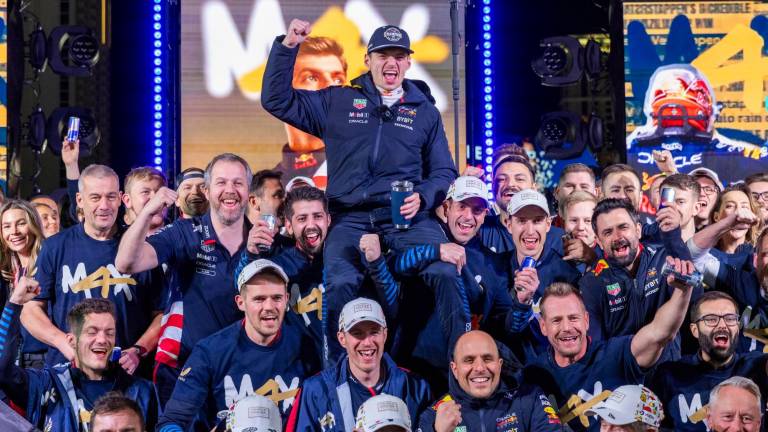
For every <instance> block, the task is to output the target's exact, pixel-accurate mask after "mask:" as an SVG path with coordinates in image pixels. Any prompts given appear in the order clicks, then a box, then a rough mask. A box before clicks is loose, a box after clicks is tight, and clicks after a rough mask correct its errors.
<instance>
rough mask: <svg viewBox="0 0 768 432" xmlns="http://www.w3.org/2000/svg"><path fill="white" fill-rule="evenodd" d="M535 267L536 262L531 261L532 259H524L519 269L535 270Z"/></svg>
mask: <svg viewBox="0 0 768 432" xmlns="http://www.w3.org/2000/svg"><path fill="white" fill-rule="evenodd" d="M535 267H536V260H535V259H533V257H529V256H527V257H525V259H523V264H522V265H521V266H520V268H535Z"/></svg>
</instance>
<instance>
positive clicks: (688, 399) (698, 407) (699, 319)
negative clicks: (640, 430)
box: [648, 291, 768, 432]
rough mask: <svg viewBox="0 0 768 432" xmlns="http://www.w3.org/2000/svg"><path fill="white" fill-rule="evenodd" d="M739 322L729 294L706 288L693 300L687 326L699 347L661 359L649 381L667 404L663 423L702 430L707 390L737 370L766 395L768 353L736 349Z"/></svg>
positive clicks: (685, 429)
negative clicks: (671, 358) (678, 356)
mask: <svg viewBox="0 0 768 432" xmlns="http://www.w3.org/2000/svg"><path fill="white" fill-rule="evenodd" d="M740 327H741V323H740V321H739V311H738V305H737V304H736V301H735V300H734V299H733V298H732V297H731V296H729V295H728V294H725V293H722V292H720V291H708V292H706V293H704V294H703V295H702V296H701V297H700V298H699V299H698V300H696V302H695V303H694V304H693V306H692V307H691V324H690V328H691V333H693V336H694V337H695V338H696V339H697V340H698V342H699V350H698V352H697V353H696V354H691V355H687V356H684V357H683V358H681V359H680V360H678V361H673V362H666V363H662V364H661V365H659V366H658V368H657V369H656V371H655V372H654V374H653V378H651V379H650V380H649V381H648V383H649V387H651V389H652V390H653V391H654V392H656V394H657V395H658V396H659V398H660V399H661V401H662V402H663V403H664V406H665V407H666V408H667V409H666V412H667V417H666V418H665V419H664V423H663V427H669V428H672V429H674V430H675V431H702V432H703V431H705V430H706V426H705V425H704V422H703V421H702V420H703V419H704V416H705V414H706V411H705V410H706V405H707V403H708V402H709V392H710V391H711V390H712V388H713V387H714V386H715V385H717V384H718V383H719V382H721V381H723V380H725V379H728V378H730V377H732V376H735V375H740V376H745V377H749V378H752V379H753V380H754V381H755V383H757V385H758V386H759V387H760V390H761V391H762V393H763V394H765V392H766V390H768V375H766V365H767V363H766V360H768V354H764V353H762V352H754V351H753V352H748V353H738V352H736V346H737V344H738V337H739V333H740V331H739V330H740ZM761 405H763V404H761Z"/></svg>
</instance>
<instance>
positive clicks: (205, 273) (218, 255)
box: [147, 212, 250, 366]
mask: <svg viewBox="0 0 768 432" xmlns="http://www.w3.org/2000/svg"><path fill="white" fill-rule="evenodd" d="M249 229H250V225H249V224H248V222H247V221H246V223H245V225H244V227H243V243H242V245H241V246H240V248H239V249H238V250H237V252H236V253H235V254H234V255H230V254H229V251H228V250H227V248H225V247H224V246H223V245H222V244H221V243H219V240H218V237H217V236H216V231H215V230H214V229H213V224H212V223H211V215H210V212H208V213H206V214H205V215H203V216H201V217H195V218H192V219H179V220H177V221H175V222H174V223H172V224H170V225H166V226H165V227H163V228H162V229H161V230H160V231H158V232H157V233H155V234H153V235H151V236H149V237H147V242H148V243H149V244H150V245H151V246H152V247H153V248H154V249H155V253H156V254H157V261H158V262H160V263H167V265H168V267H169V270H173V272H174V273H173V274H174V275H175V277H176V281H175V284H176V285H177V286H178V288H179V291H180V293H181V300H180V301H178V302H175V303H177V305H176V306H175V308H176V309H175V310H174V313H175V314H177V315H181V323H182V325H181V346H180V350H179V354H178V359H177V360H178V365H179V366H181V365H183V364H184V361H185V360H186V358H187V357H188V356H189V353H190V352H192V348H194V346H195V344H196V343H197V342H198V341H199V340H200V339H203V338H205V337H207V336H210V335H211V334H213V333H215V332H217V331H219V330H221V329H223V328H224V327H226V326H228V325H230V324H232V323H233V322H235V321H238V320H239V319H241V318H242V317H243V314H242V312H240V310H238V309H237V305H236V304H235V295H236V294H237V289H236V288H235V282H234V277H235V269H236V268H237V265H238V262H239V261H240V258H241V255H242V254H244V253H247V252H246V248H245V247H246V242H245V239H246V238H247V235H248V230H249ZM176 336H178V335H176Z"/></svg>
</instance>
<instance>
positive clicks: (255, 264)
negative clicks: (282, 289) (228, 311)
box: [237, 259, 288, 291]
mask: <svg viewBox="0 0 768 432" xmlns="http://www.w3.org/2000/svg"><path fill="white" fill-rule="evenodd" d="M268 269H270V270H274V271H275V273H277V274H278V275H279V276H280V279H282V280H283V281H284V282H285V283H286V284H287V283H288V275H286V274H285V271H284V270H283V268H282V267H280V266H279V265H277V264H275V263H273V262H272V261H270V260H266V259H257V260H254V261H251V262H250V263H248V265H246V266H245V267H243V270H242V271H241V272H240V275H239V276H238V277H237V289H238V291H239V290H240V289H242V288H243V285H245V284H246V283H248V281H249V280H251V278H252V277H254V276H256V275H257V274H259V273H262V272H264V271H265V270H268Z"/></svg>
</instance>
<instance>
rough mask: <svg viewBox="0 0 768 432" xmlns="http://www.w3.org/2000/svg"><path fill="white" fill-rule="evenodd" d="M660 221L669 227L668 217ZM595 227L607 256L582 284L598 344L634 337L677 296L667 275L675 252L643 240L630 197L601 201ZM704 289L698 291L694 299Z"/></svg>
mask: <svg viewBox="0 0 768 432" xmlns="http://www.w3.org/2000/svg"><path fill="white" fill-rule="evenodd" d="M665 210H666V209H665ZM670 211H675V212H676V210H674V209H672V208H669V210H668V212H670ZM662 216H663V215H662ZM659 220H660V226H661V227H662V229H665V228H664V227H665V226H666V224H667V223H666V219H664V218H663V217H662V218H660V219H659ZM592 227H593V228H594V231H595V234H596V235H597V242H598V244H599V245H600V247H601V248H602V249H603V253H604V254H605V258H604V259H602V260H600V261H598V263H597V264H596V265H595V268H594V269H593V270H592V271H591V272H588V273H587V274H586V275H584V277H583V278H581V281H580V282H579V287H580V288H581V292H582V293H583V295H584V304H585V305H586V309H587V311H588V312H589V315H590V321H591V325H590V326H589V328H590V333H589V334H590V336H591V337H592V338H593V339H594V340H601V339H608V338H611V337H616V336H624V335H631V334H634V333H636V332H637V331H638V330H640V328H642V327H643V326H644V325H646V324H648V323H649V322H651V321H652V320H653V317H654V316H655V315H656V312H657V310H658V309H659V308H660V307H661V306H662V305H663V304H665V303H666V302H667V301H668V300H669V299H670V297H671V296H672V294H673V293H674V292H675V289H674V287H673V286H671V285H669V284H667V282H666V278H665V277H664V276H663V275H662V270H663V267H664V265H665V263H666V262H667V258H668V257H669V256H671V253H670V252H668V250H667V249H666V248H655V247H651V246H649V245H644V244H642V243H641V242H640V234H641V230H642V227H641V226H640V222H639V216H638V214H637V212H635V209H634V207H633V206H632V204H631V203H630V202H629V201H627V200H625V199H619V198H606V199H604V200H602V201H600V202H599V203H597V206H596V207H595V212H594V215H593V216H592ZM675 258H676V257H675ZM700 290H701V287H697V288H696V293H695V294H694V296H698V294H699V293H700ZM684 309H685V308H684ZM679 352H680V347H679V339H678V340H676V342H675V344H674V345H673V346H670V347H669V355H671V356H672V358H678V357H679ZM665 359H666V357H665Z"/></svg>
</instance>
